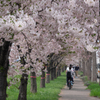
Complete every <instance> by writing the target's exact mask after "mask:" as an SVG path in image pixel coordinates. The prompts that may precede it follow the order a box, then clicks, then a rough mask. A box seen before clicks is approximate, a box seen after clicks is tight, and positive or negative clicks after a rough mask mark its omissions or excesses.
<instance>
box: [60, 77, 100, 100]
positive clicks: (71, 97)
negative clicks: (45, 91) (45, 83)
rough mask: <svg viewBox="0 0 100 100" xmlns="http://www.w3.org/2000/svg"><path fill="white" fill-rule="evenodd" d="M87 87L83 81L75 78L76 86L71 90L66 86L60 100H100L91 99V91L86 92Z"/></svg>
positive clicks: (96, 99) (97, 99)
mask: <svg viewBox="0 0 100 100" xmlns="http://www.w3.org/2000/svg"><path fill="white" fill-rule="evenodd" d="M86 88H87V87H86V86H84V83H83V82H82V80H81V79H79V78H75V79H74V85H73V87H72V89H71V90H69V88H68V87H67V86H65V87H64V88H63V89H62V90H61V93H60V94H59V96H61V97H60V98H59V99H58V100H100V99H99V98H96V97H90V96H89V94H90V91H89V90H86Z"/></svg>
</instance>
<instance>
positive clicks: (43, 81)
mask: <svg viewBox="0 0 100 100" xmlns="http://www.w3.org/2000/svg"><path fill="white" fill-rule="evenodd" d="M40 87H41V88H44V87H45V72H44V71H43V69H42V75H41V83H40Z"/></svg>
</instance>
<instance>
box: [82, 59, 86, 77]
mask: <svg viewBox="0 0 100 100" xmlns="http://www.w3.org/2000/svg"><path fill="white" fill-rule="evenodd" d="M82 62H83V64H82V65H83V75H84V76H85V61H84V58H83V60H82Z"/></svg>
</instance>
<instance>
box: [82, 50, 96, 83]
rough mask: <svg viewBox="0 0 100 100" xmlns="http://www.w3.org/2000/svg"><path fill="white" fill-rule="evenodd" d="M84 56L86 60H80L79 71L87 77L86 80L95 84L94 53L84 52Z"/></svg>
mask: <svg viewBox="0 0 100 100" xmlns="http://www.w3.org/2000/svg"><path fill="white" fill-rule="evenodd" d="M85 55H86V56H87V57H88V58H84V57H82V58H81V60H80V69H81V71H82V72H83V75H84V76H87V77H88V80H90V81H92V82H97V62H96V52H89V51H86V52H85ZM88 55H89V56H88Z"/></svg>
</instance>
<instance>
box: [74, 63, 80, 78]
mask: <svg viewBox="0 0 100 100" xmlns="http://www.w3.org/2000/svg"><path fill="white" fill-rule="evenodd" d="M78 70H79V66H78V65H77V66H75V76H76V78H77V76H78Z"/></svg>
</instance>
